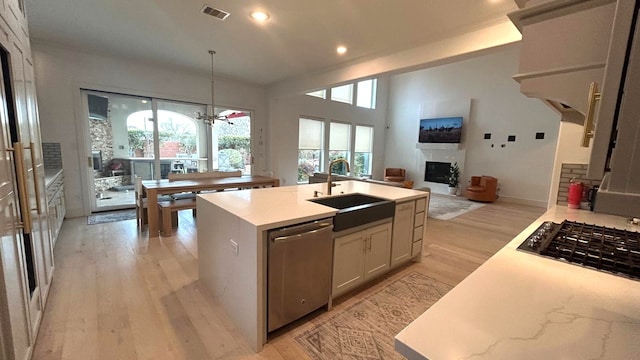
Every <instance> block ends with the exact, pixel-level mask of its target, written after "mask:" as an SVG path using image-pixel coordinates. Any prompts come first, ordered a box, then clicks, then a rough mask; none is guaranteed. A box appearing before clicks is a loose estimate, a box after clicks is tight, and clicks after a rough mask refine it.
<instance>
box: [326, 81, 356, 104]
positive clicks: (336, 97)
mask: <svg viewBox="0 0 640 360" xmlns="http://www.w3.org/2000/svg"><path fill="white" fill-rule="evenodd" d="M331 100H333V101H338V102H343V103H347V104H353V84H346V85H342V86H336V87H334V88H331Z"/></svg>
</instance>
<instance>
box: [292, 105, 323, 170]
mask: <svg viewBox="0 0 640 360" xmlns="http://www.w3.org/2000/svg"><path fill="white" fill-rule="evenodd" d="M323 143H324V121H320V120H312V119H305V118H300V127H299V130H298V182H305V181H309V176H310V175H313V173H314V172H318V171H321V168H320V166H321V164H322V152H323V146H322V144H323Z"/></svg>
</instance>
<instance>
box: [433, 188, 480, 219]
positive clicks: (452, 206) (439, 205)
mask: <svg viewBox="0 0 640 360" xmlns="http://www.w3.org/2000/svg"><path fill="white" fill-rule="evenodd" d="M484 205H485V204H483V203H477V202H473V201H470V200H467V199H465V198H463V197H459V196H454V195H442V194H434V193H431V198H430V199H429V217H430V218H434V219H438V220H450V219H453V218H454V217H456V216H460V215H462V214H465V213H468V212H469V211H471V210H475V209H478V208H481V207H483V206H484Z"/></svg>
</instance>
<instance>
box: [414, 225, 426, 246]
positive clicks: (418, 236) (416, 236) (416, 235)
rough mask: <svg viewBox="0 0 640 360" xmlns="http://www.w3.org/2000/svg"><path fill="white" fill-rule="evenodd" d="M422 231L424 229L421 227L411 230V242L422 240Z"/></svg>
mask: <svg viewBox="0 0 640 360" xmlns="http://www.w3.org/2000/svg"><path fill="white" fill-rule="evenodd" d="M423 229H424V227H422V226H418V227H417V228H415V229H413V242H416V241H419V240H422V233H423Z"/></svg>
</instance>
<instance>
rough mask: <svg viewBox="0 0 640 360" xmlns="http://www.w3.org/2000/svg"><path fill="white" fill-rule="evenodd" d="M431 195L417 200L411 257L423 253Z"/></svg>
mask: <svg viewBox="0 0 640 360" xmlns="http://www.w3.org/2000/svg"><path fill="white" fill-rule="evenodd" d="M429 196H431V194H429V195H427V197H426V198H422V199H418V200H416V215H415V216H414V221H413V245H412V247H411V257H414V256H416V255H419V254H421V253H422V238H423V235H424V230H425V226H426V225H427V224H426V223H427V210H428V209H427V204H428V203H429Z"/></svg>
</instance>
